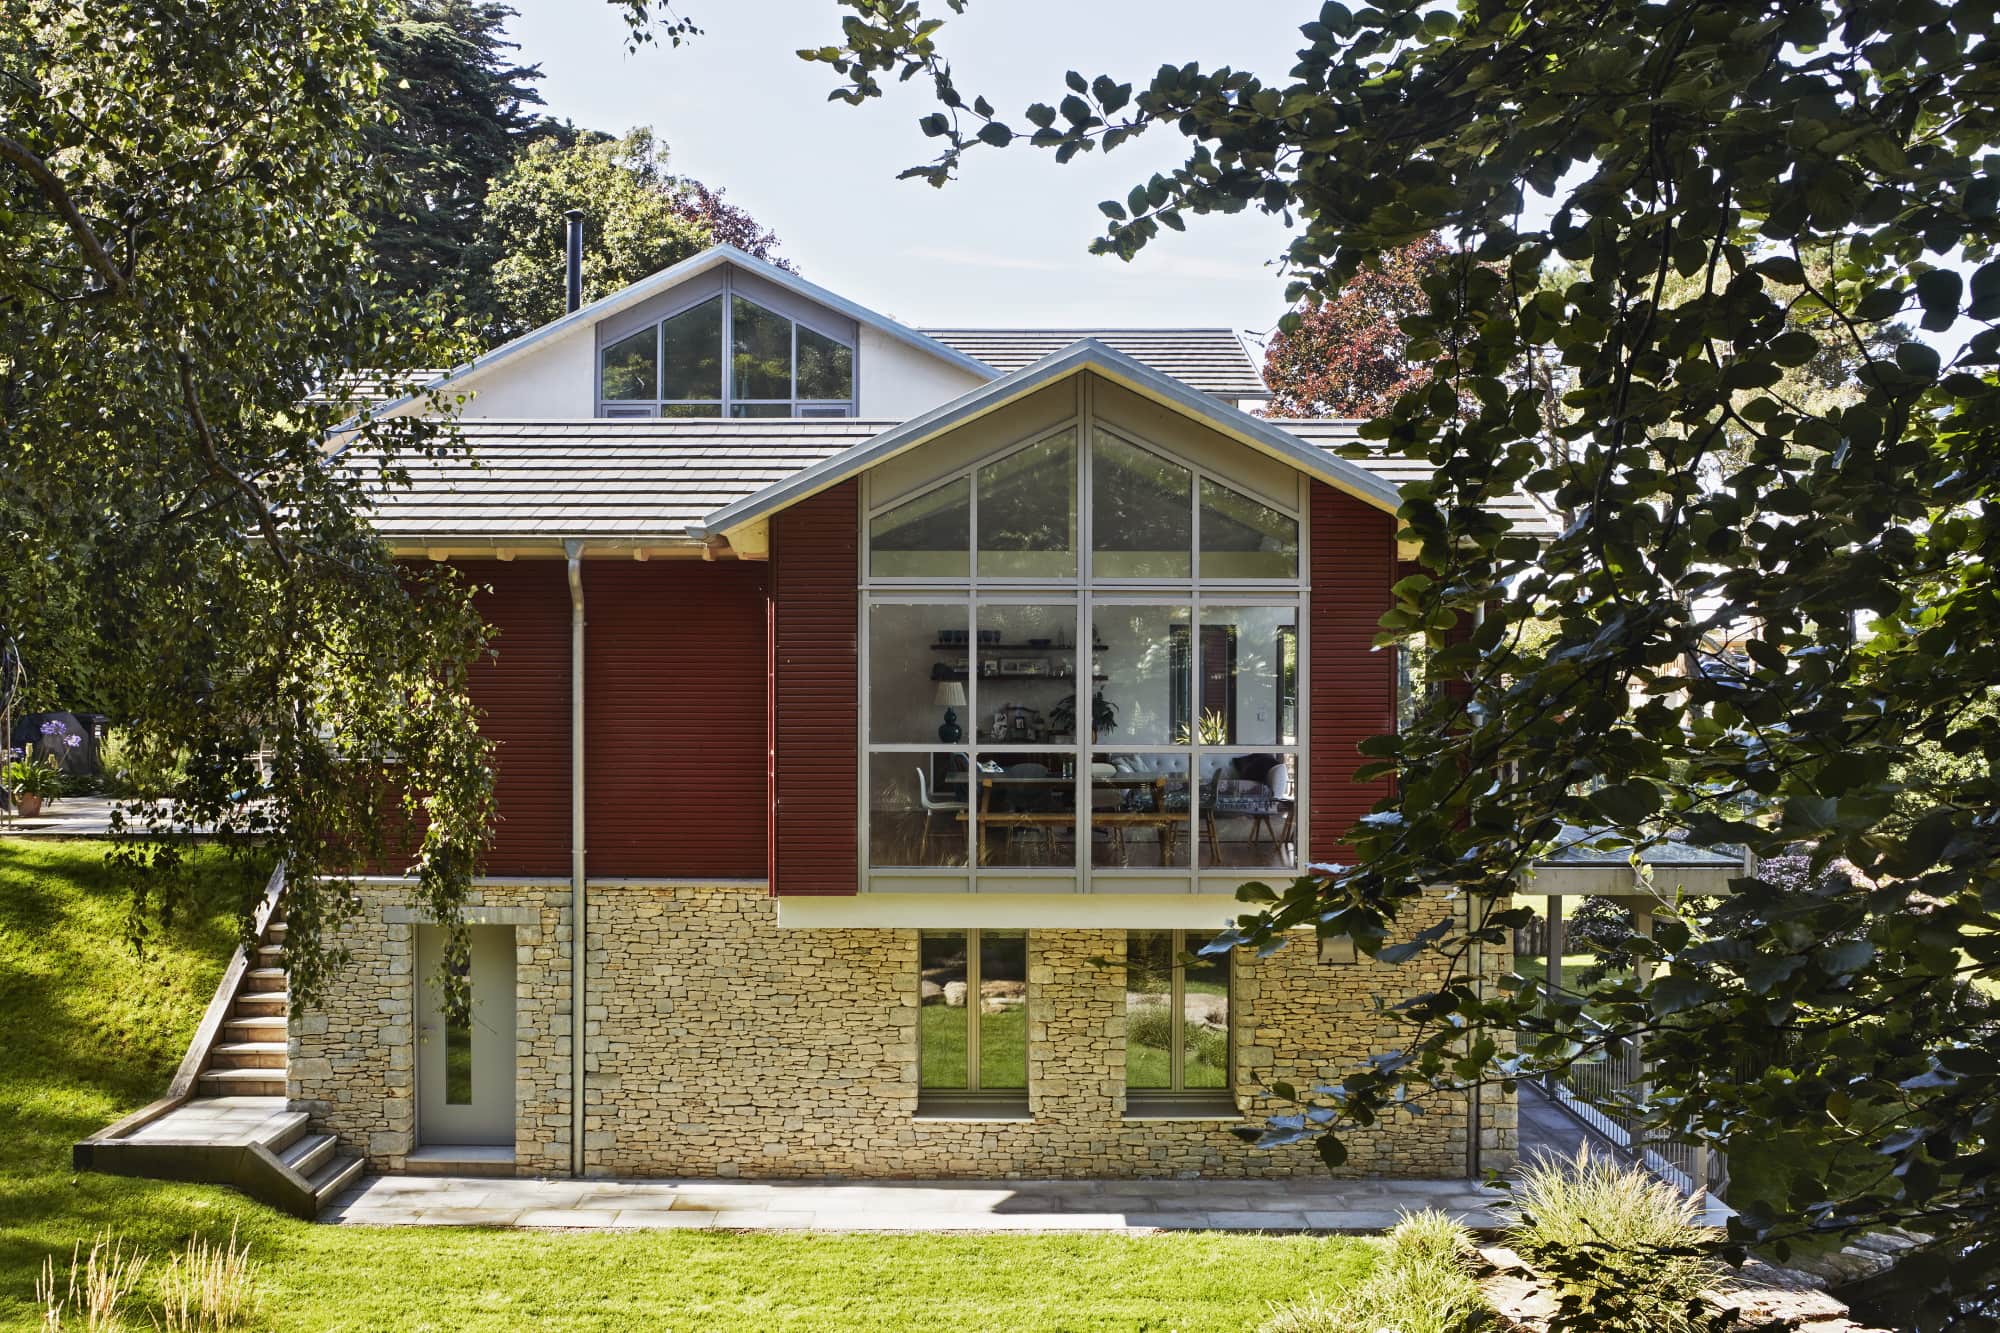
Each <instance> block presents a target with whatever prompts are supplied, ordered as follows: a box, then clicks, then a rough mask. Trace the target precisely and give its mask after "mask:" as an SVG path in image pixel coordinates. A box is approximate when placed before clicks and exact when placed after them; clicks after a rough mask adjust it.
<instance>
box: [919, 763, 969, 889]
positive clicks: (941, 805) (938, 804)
mask: <svg viewBox="0 0 2000 1333" xmlns="http://www.w3.org/2000/svg"><path fill="white" fill-rule="evenodd" d="M917 804H918V805H920V806H922V807H923V810H924V832H923V837H922V838H921V839H920V840H919V841H918V843H917V860H918V861H920V862H922V863H923V864H925V865H929V864H930V857H931V819H932V818H933V817H934V816H936V815H939V814H947V815H957V814H961V813H963V812H964V811H965V810H966V809H968V807H967V805H966V803H965V802H964V801H936V800H932V799H931V777H930V774H928V773H926V772H924V766H923V765H922V764H919V765H917Z"/></svg>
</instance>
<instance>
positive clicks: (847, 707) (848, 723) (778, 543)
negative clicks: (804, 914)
mask: <svg viewBox="0 0 2000 1333" xmlns="http://www.w3.org/2000/svg"><path fill="white" fill-rule="evenodd" d="M859 497H860V486H859V484H858V483H857V482H854V481H846V482H843V483H841V484H840V485H838V486H835V487H833V488H832V489H831V490H827V491H822V492H821V493H820V494H818V495H815V496H813V497H812V498H811V499H809V500H805V501H803V502H801V503H799V504H797V505H794V506H793V507H791V508H790V509H787V510H785V511H784V512H783V513H781V514H779V515H777V516H776V517H775V518H774V519H773V520H772V530H771V693H772V699H773V707H772V717H771V861H772V865H771V890H772V892H773V893H780V894H788V895H789V894H841V893H853V892H854V891H855V881H856V879H857V878H858V877H859V874H860V866H859V862H858V852H857V843H858V841H859V834H858V832H857V830H858V829H859V828H860V809H859V798H858V797H857V795H856V791H855V787H856V774H857V772H858V765H859V763H860V757H859V753H858V750H857V742H856V739H855V732H856V727H857V725H858V723H857V721H856V716H857V709H858V708H859V705H860V688H861V684H860V676H859V665H860V647H859V644H858V643H857V636H858V633H859V630H858V628H857V626H858V624H859V618H860V592H859V590H858V587H857V579H858V575H857V569H858V563H857V562H858V560H859V554H858V550H857V545H856V544H857V542H858V540H859V534H860V530H861V529H860V524H861V518H860V512H859V507H858V506H859Z"/></svg>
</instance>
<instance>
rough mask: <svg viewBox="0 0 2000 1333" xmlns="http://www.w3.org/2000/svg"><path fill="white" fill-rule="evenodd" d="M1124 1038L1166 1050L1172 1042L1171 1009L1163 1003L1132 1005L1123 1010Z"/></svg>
mask: <svg viewBox="0 0 2000 1333" xmlns="http://www.w3.org/2000/svg"><path fill="white" fill-rule="evenodd" d="M1125 1040H1126V1041H1128V1042H1130V1043H1132V1044H1133V1045H1135V1046H1153V1047H1157V1048H1159V1049H1160V1050H1163V1051H1164V1050H1166V1049H1168V1048H1169V1047H1171V1046H1172V1045H1173V1044H1174V1015H1173V1011H1172V1010H1170V1009H1168V1008H1167V1006H1165V1005H1164V1004H1146V1005H1133V1006H1132V1007H1131V1008H1130V1009H1128V1010H1126V1011H1125Z"/></svg>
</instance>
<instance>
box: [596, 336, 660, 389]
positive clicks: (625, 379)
mask: <svg viewBox="0 0 2000 1333" xmlns="http://www.w3.org/2000/svg"><path fill="white" fill-rule="evenodd" d="M659 342H660V335H659V330H658V329H657V328H644V329H641V330H639V331H638V332H637V333H635V334H632V335H631V336H630V337H625V338H620V339H619V340H618V341H617V342H615V343H612V344H611V345H610V346H609V347H607V348H605V349H604V358H603V361H604V397H605V399H606V401H610V402H619V401H629V400H632V399H640V400H644V401H647V402H650V401H652V399H653V398H654V397H655V396H656V392H655V391H656V389H657V387H658V384H659V376H658V370H659V361H658V357H659Z"/></svg>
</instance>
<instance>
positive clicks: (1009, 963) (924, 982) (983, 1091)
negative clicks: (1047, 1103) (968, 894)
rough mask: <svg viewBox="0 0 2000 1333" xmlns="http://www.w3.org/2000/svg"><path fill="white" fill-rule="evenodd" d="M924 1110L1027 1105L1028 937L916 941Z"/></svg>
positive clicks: (992, 933) (956, 935)
mask: <svg viewBox="0 0 2000 1333" xmlns="http://www.w3.org/2000/svg"><path fill="white" fill-rule="evenodd" d="M917 973H918V977H917V989H918V1003H919V1009H918V1013H919V1015H920V1022H919V1024H918V1028H917V1076H918V1077H917V1083H918V1107H919V1110H922V1109H925V1107H926V1104H927V1103H928V1104H929V1105H930V1106H931V1107H933V1108H937V1109H949V1108H950V1107H951V1105H952V1104H953V1103H955V1102H960V1101H965V1100H978V1099H983V1100H986V1101H990V1102H998V1103H1002V1104H1005V1103H1012V1102H1018V1103H1019V1104H1020V1106H1021V1108H1022V1109H1025V1107H1026V1103H1027V1090H1028V1004H1029V996H1028V936H1027V934H1026V932H1024V931H1018V930H942V931H929V930H927V931H924V932H923V933H922V934H921V935H920V936H919V937H918V941H917Z"/></svg>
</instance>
